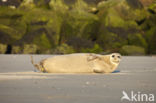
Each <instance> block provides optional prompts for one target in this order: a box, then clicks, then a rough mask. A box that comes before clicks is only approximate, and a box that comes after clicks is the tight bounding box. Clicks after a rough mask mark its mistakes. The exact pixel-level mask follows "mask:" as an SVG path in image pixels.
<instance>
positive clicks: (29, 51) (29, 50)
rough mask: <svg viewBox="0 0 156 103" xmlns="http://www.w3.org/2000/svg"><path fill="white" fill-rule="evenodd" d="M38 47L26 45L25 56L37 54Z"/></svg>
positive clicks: (24, 48)
mask: <svg viewBox="0 0 156 103" xmlns="http://www.w3.org/2000/svg"><path fill="white" fill-rule="evenodd" d="M36 51H37V46H36V45H34V44H25V45H24V47H23V54H35V53H36Z"/></svg>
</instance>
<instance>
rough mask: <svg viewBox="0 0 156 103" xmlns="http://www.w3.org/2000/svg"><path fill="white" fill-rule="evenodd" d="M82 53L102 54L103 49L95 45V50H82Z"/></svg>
mask: <svg viewBox="0 0 156 103" xmlns="http://www.w3.org/2000/svg"><path fill="white" fill-rule="evenodd" d="M81 51H82V52H84V53H102V52H103V49H102V48H101V47H100V46H99V45H98V44H94V47H93V48H82V50H81Z"/></svg>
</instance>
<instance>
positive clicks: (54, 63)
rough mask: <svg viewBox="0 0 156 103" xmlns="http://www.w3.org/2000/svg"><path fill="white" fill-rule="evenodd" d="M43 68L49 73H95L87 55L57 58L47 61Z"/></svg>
mask: <svg viewBox="0 0 156 103" xmlns="http://www.w3.org/2000/svg"><path fill="white" fill-rule="evenodd" d="M43 66H44V68H45V69H46V71H47V72H48V73H90V72H93V70H92V68H91V66H90V64H89V62H88V61H87V56H86V55H81V56H79V55H70V56H69V55H68V56H55V57H52V58H49V59H47V60H46V61H45V62H44V64H43Z"/></svg>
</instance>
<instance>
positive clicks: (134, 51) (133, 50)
mask: <svg viewBox="0 0 156 103" xmlns="http://www.w3.org/2000/svg"><path fill="white" fill-rule="evenodd" d="M120 52H121V53H122V54H124V55H145V49H144V48H142V47H139V46H135V45H125V46H123V47H122V48H121V50H120Z"/></svg>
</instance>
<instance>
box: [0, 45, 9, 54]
mask: <svg viewBox="0 0 156 103" xmlns="http://www.w3.org/2000/svg"><path fill="white" fill-rule="evenodd" d="M6 50H7V45H6V44H1V43H0V54H4V53H5V52H6Z"/></svg>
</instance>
